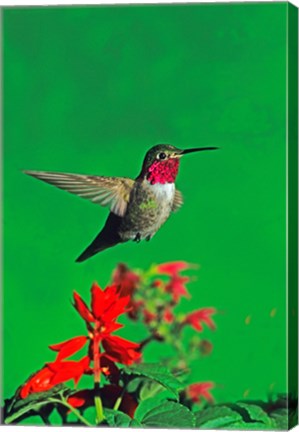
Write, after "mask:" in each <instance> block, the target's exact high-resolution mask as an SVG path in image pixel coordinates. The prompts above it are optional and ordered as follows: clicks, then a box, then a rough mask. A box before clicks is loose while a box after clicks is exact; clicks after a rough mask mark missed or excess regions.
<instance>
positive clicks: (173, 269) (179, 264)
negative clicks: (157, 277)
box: [157, 261, 190, 276]
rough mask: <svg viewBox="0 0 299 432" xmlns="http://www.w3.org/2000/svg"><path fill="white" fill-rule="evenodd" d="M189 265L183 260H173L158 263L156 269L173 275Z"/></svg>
mask: <svg viewBox="0 0 299 432" xmlns="http://www.w3.org/2000/svg"><path fill="white" fill-rule="evenodd" d="M189 267H190V265H189V264H188V263H187V262H185V261H174V262H169V263H165V264H159V265H158V266H157V270H158V272H159V273H162V274H167V275H169V276H175V275H177V274H178V273H179V272H181V271H182V270H186V269H187V268H189Z"/></svg>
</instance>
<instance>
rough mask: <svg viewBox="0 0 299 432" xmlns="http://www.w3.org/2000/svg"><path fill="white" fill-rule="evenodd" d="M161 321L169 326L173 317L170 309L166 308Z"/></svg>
mask: <svg viewBox="0 0 299 432" xmlns="http://www.w3.org/2000/svg"><path fill="white" fill-rule="evenodd" d="M163 319H164V321H165V322H166V323H168V324H171V323H172V322H173V320H174V315H173V313H172V311H171V309H170V308H166V309H165V310H164V313H163Z"/></svg>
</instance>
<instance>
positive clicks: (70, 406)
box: [49, 398, 94, 427]
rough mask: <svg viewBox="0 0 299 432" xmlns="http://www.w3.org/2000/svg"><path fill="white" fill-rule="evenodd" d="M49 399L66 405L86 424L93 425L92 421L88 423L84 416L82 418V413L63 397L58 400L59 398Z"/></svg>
mask: <svg viewBox="0 0 299 432" xmlns="http://www.w3.org/2000/svg"><path fill="white" fill-rule="evenodd" d="M49 401H51V402H53V403H60V404H61V405H63V406H65V407H67V408H68V409H69V410H70V411H72V413H74V414H75V416H76V417H77V418H78V419H79V420H80V421H81V422H82V423H84V424H85V425H86V426H90V427H92V426H94V425H93V424H92V423H90V422H89V421H88V420H86V418H84V417H83V415H81V414H80V411H78V410H77V409H76V408H74V407H73V406H72V405H70V404H69V403H68V402H67V401H66V400H65V399H62V400H60V399H52V398H50V399H49Z"/></svg>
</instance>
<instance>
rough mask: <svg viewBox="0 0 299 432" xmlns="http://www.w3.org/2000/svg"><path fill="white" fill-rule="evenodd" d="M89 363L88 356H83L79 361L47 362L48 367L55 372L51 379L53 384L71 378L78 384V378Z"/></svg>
mask: <svg viewBox="0 0 299 432" xmlns="http://www.w3.org/2000/svg"><path fill="white" fill-rule="evenodd" d="M89 363H90V359H89V357H87V356H86V357H83V358H82V359H81V360H79V361H73V360H69V361H64V362H53V363H48V367H49V368H50V369H51V370H52V371H53V372H55V375H54V377H53V380H52V384H53V385H57V384H60V383H62V382H65V381H69V380H70V379H73V380H74V382H75V384H78V382H79V380H80V378H81V377H82V375H83V374H84V373H85V370H86V369H87V368H88V366H89Z"/></svg>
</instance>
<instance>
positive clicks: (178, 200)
mask: <svg viewBox="0 0 299 432" xmlns="http://www.w3.org/2000/svg"><path fill="white" fill-rule="evenodd" d="M183 204H184V200H183V195H182V193H181V192H180V191H179V190H177V189H176V190H175V192H174V199H173V203H172V211H177V210H178V209H179V208H180V207H181V206H182V205H183Z"/></svg>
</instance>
